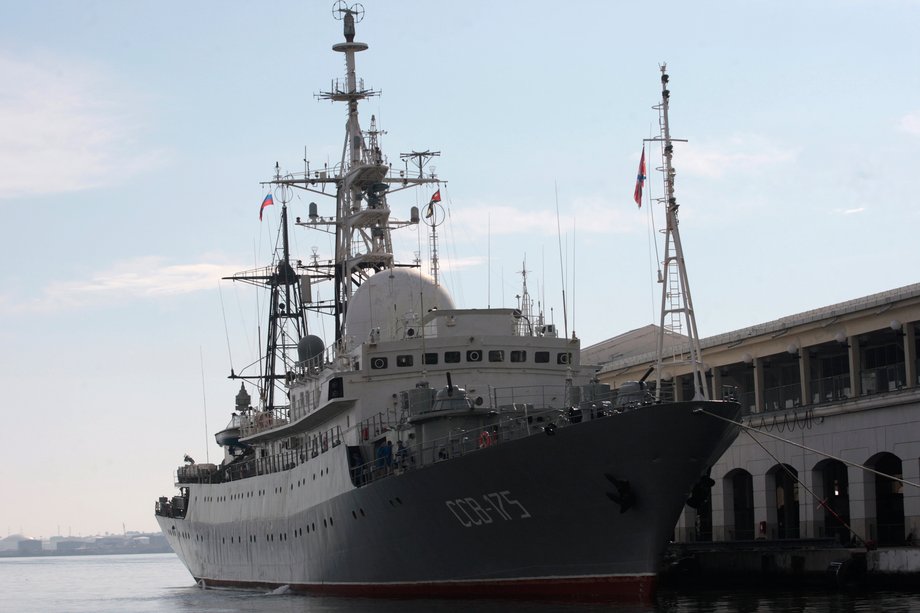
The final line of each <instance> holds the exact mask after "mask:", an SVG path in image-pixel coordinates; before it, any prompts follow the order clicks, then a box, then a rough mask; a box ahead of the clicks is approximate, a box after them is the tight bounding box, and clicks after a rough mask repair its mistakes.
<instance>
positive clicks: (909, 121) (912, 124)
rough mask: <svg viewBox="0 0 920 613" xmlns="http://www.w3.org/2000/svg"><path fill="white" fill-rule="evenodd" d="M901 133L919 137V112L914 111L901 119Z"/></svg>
mask: <svg viewBox="0 0 920 613" xmlns="http://www.w3.org/2000/svg"><path fill="white" fill-rule="evenodd" d="M899 125H900V128H901V131H902V132H907V133H908V134H911V135H913V136H920V111H914V112H913V113H908V114H907V115H904V117H901V121H900V123H899Z"/></svg>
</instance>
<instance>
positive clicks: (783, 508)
mask: <svg viewBox="0 0 920 613" xmlns="http://www.w3.org/2000/svg"><path fill="white" fill-rule="evenodd" d="M771 481H772V482H773V491H772V494H773V500H772V502H773V508H774V509H775V513H776V515H775V520H774V521H775V522H776V532H775V533H774V534H775V536H776V538H778V539H797V538H799V473H798V471H797V470H796V469H795V468H793V467H792V466H789V465H788V464H778V465H776V466H774V467H773V468H771V469H770V470H769V471H767V484H768V485H769V484H770V482H771ZM770 502H771V501H770V500H769V498H768V500H767V503H768V504H769V503H770ZM771 515H772V513H771ZM771 519H772V518H771Z"/></svg>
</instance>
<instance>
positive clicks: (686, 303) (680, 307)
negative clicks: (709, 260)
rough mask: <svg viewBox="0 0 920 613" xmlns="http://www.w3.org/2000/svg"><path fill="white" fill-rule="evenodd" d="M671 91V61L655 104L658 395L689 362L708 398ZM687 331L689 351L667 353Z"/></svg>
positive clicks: (677, 348)
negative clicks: (670, 370)
mask: <svg viewBox="0 0 920 613" xmlns="http://www.w3.org/2000/svg"><path fill="white" fill-rule="evenodd" d="M670 96H671V92H670V90H668V73H667V64H662V65H661V104H660V105H658V106H656V107H654V108H655V109H656V110H658V112H659V125H660V129H661V136H660V137H659V138H657V139H651V140H656V141H659V142H660V143H661V158H662V165H661V167H660V168H658V170H660V171H661V173H662V175H663V176H664V196H663V197H662V198H658V199H657V200H658V201H659V202H661V203H663V204H664V206H665V212H666V220H667V221H666V225H665V230H664V260H663V262H662V266H663V270H661V271H659V273H658V274H659V276H658V282H659V283H661V325H660V326H659V330H658V352H657V364H656V368H655V371H656V387H655V394H656V398H657V399H658V400H661V384H662V378H663V372H664V369H665V368H666V367H667V365H668V364H671V365H673V366H677V365H681V364H687V363H689V364H690V366H691V373H692V376H693V398H694V400H700V399H704V400H705V399H708V398H709V392H708V390H707V386H706V374H705V371H704V367H703V362H702V355H701V351H700V337H699V333H698V331H697V328H696V316H695V315H694V312H693V300H692V298H691V297H690V282H689V280H688V278H687V265H686V261H685V259H684V250H683V247H682V246H681V242H680V230H679V225H678V220H677V209H678V204H677V198H676V197H675V195H674V176H675V174H676V173H675V170H674V166H673V165H672V159H673V156H674V144H673V143H674V141H675V140H678V139H672V138H671V130H670V127H669V124H668V105H669V102H670ZM680 334H685V335H686V336H687V338H688V340H689V349H688V352H687V354H686V355H685V354H684V353H683V344H682V343H674V342H672V343H668V345H669V347H671V348H672V349H670V351H671V354H670V355H669V356H667V358H666V356H665V342H664V341H665V337H669V336H670V337H673V336H675V335H680Z"/></svg>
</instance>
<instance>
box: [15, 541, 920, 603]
mask: <svg viewBox="0 0 920 613" xmlns="http://www.w3.org/2000/svg"><path fill="white" fill-rule="evenodd" d="M0 611H10V612H11V613H12V612H14V611H15V612H17V613H31V612H40V613H46V612H49V611H50V612H52V613H84V612H92V613H153V612H161V611H162V612H167V611H168V612H170V613H176V612H183V611H193V612H199V611H201V612H204V613H243V612H246V613H250V612H252V613H262V612H265V613H268V612H269V611H271V612H273V613H277V612H281V613H332V612H334V613H342V612H345V611H347V612H349V613H350V612H363V611H368V612H370V611H373V612H374V613H391V612H392V613H422V612H426V613H427V612H429V611H438V612H441V611H445V612H452V611H464V612H465V611H477V612H479V611H484V612H493V611H494V612H496V613H498V612H501V613H510V612H511V611H515V612H516V611H523V612H525V613H538V612H539V613H542V612H549V611H608V612H611V613H662V612H665V611H667V612H672V611H673V612H678V613H735V612H743V613H761V612H772V611H782V612H793V613H837V612H838V611H842V612H847V613H862V612H878V613H882V612H885V613H911V612H914V611H920V594H903V593H895V592H874V593H855V594H844V593H836V592H803V591H796V590H791V591H776V590H774V591H771V592H770V593H757V592H751V591H737V592H733V591H719V592H695V593H686V592H674V591H668V590H665V591H662V592H660V593H659V595H658V598H657V600H656V601H655V602H654V603H652V604H648V605H636V604H617V603H610V604H599V603H591V604H567V603H553V602H549V603H547V602H529V601H517V600H515V601H507V600H502V601H483V600H476V601H456V600H448V601H445V600H371V599H361V598H332V597H328V596H322V597H319V596H304V595H300V594H283V593H274V592H271V593H269V592H254V591H242V590H210V589H209V590H202V589H199V588H198V587H196V586H195V584H194V582H193V581H192V578H191V576H190V575H189V574H188V572H187V571H186V570H185V567H184V566H182V564H181V563H180V562H179V560H178V559H177V558H176V557H175V556H174V555H173V554H156V555H127V556H86V557H78V556H74V557H59V558H58V557H54V558H52V557H43V558H6V559H0Z"/></svg>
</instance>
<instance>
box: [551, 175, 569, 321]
mask: <svg viewBox="0 0 920 613" xmlns="http://www.w3.org/2000/svg"><path fill="white" fill-rule="evenodd" d="M553 188H554V189H555V190H556V238H557V239H558V240H559V273H560V274H561V276H562V323H563V328H564V330H565V337H566V338H568V337H569V314H568V310H567V307H566V305H565V265H564V264H563V259H562V227H561V226H560V225H559V184H558V183H556V182H555V181H553Z"/></svg>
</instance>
